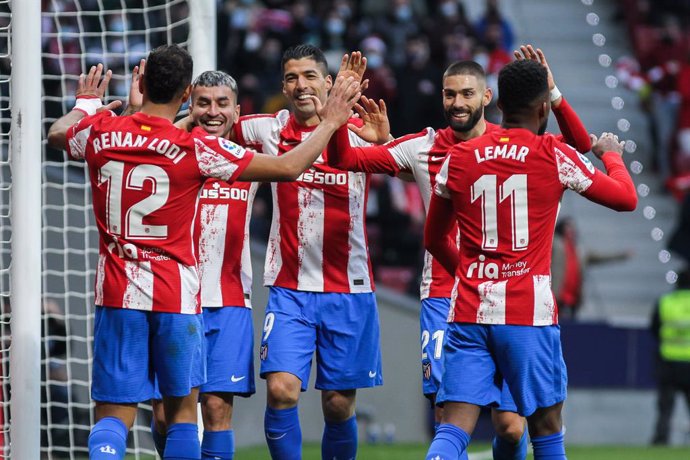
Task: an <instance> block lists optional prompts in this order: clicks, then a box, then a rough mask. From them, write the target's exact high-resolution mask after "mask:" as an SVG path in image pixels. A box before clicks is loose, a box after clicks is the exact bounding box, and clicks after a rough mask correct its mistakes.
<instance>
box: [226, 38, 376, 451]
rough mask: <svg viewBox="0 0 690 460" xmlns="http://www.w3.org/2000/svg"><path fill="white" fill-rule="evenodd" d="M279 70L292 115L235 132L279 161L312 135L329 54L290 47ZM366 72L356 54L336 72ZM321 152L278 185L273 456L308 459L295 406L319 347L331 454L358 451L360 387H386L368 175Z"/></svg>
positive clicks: (269, 378)
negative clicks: (370, 243) (368, 236)
mask: <svg viewBox="0 0 690 460" xmlns="http://www.w3.org/2000/svg"><path fill="white" fill-rule="evenodd" d="M282 67H283V94H284V95H285V98H286V99H287V101H288V103H289V105H290V108H291V111H287V110H282V111H280V112H278V113H276V114H273V115H250V116H246V117H240V120H239V121H238V123H237V124H236V125H235V129H234V138H235V139H236V140H237V141H238V142H239V143H240V144H242V145H251V146H256V147H257V148H258V149H260V150H262V151H263V153H266V154H268V156H279V158H280V157H281V156H283V155H284V153H285V152H287V151H290V150H292V149H293V148H295V146H298V145H300V144H301V143H302V142H303V139H305V138H310V137H311V135H313V134H311V135H310V133H311V132H312V130H313V129H314V127H315V126H317V125H318V124H319V115H318V113H317V105H318V104H319V103H323V102H324V101H325V99H326V96H327V94H328V92H329V90H331V85H332V78H331V76H330V75H329V74H328V64H327V62H326V58H325V56H324V54H323V52H322V51H321V50H320V49H319V48H317V47H315V46H313V45H306V44H305V45H299V46H296V47H292V48H288V49H287V50H286V51H285V53H284V54H283V59H282ZM365 69H366V60H365V59H363V58H362V57H361V53H359V52H354V53H352V55H351V56H347V55H346V56H345V57H343V60H342V61H341V70H340V72H339V74H342V75H354V76H355V77H357V78H359V79H361V77H362V75H363V74H364V72H365ZM339 78H341V77H339ZM331 91H332V90H331ZM356 142H357V143H358V144H360V145H362V144H364V141H362V140H361V139H358V140H356ZM324 155H325V153H324ZM324 155H322V157H321V158H322V159H320V160H319V161H317V162H315V163H314V164H313V165H312V166H311V168H309V169H308V170H307V171H305V173H304V174H302V175H300V176H299V177H298V178H297V180H296V181H294V182H289V183H281V184H275V185H273V197H274V202H273V222H272V226H271V234H270V237H269V241H268V249H267V251H266V252H267V254H266V266H265V269H264V284H265V285H267V286H269V299H268V305H267V306H266V317H265V320H264V328H263V331H264V333H263V336H262V338H261V347H260V351H259V355H260V357H261V374H260V375H261V377H262V378H265V379H266V386H267V392H268V401H267V407H266V414H265V418H264V427H265V435H266V441H267V443H268V447H269V451H270V452H271V456H272V457H273V458H274V459H288V458H289V459H294V458H300V456H301V445H302V432H301V428H300V424H299V417H298V412H297V404H298V402H299V396H300V391H306V389H307V388H308V383H309V371H310V368H311V363H312V356H313V354H314V352H316V363H317V372H316V373H317V377H316V388H317V389H319V390H321V391H322V410H323V415H324V420H325V427H324V433H323V439H322V443H321V449H322V455H323V457H324V458H333V457H337V458H353V457H355V456H356V452H357V422H356V419H355V415H354V410H355V399H356V391H357V388H366V387H373V386H377V385H381V384H382V383H383V379H382V376H381V352H380V349H379V323H378V311H377V308H376V298H375V296H374V293H373V290H374V283H373V276H372V274H371V271H370V263H369V255H368V249H367V244H366V240H365V237H364V235H365V231H366V226H365V212H366V203H365V198H366V193H367V188H368V179H367V176H366V175H364V174H349V173H347V172H346V171H342V170H337V169H335V168H331V167H329V166H327V165H326V164H325V161H326V157H325V156H324ZM344 318H347V319H348V320H347V321H344Z"/></svg>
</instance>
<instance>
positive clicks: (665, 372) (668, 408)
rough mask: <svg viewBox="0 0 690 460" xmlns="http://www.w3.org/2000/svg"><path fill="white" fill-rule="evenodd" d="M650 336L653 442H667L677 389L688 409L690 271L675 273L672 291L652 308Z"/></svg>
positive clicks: (689, 384)
mask: <svg viewBox="0 0 690 460" xmlns="http://www.w3.org/2000/svg"><path fill="white" fill-rule="evenodd" d="M651 331H652V335H654V337H655V338H656V339H657V343H658V348H657V380H658V387H657V403H656V407H657V419H656V425H655V428H654V437H653V438H652V444H668V443H669V435H670V432H671V415H673V406H674V405H675V400H676V394H677V393H678V392H680V393H681V394H682V395H683V397H684V398H685V402H686V404H687V406H688V409H690V271H688V270H687V269H685V270H683V271H681V272H680V273H679V274H678V280H677V281H676V287H675V290H674V291H672V292H670V293H668V294H665V295H663V296H661V298H660V299H659V301H658V302H657V305H656V306H655V308H654V311H653V314H652V322H651Z"/></svg>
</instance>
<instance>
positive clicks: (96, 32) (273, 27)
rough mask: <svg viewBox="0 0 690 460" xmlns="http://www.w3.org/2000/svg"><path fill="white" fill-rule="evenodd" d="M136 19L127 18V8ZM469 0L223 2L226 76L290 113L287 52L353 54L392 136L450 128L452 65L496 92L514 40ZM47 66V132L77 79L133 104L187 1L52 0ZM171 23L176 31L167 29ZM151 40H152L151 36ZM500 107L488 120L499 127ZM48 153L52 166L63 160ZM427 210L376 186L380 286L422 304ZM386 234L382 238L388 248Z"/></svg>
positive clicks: (493, 5) (489, 12)
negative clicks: (446, 101)
mask: <svg viewBox="0 0 690 460" xmlns="http://www.w3.org/2000/svg"><path fill="white" fill-rule="evenodd" d="M123 3H124V4H125V5H126V6H127V7H128V9H127V10H126V11H125V10H122V4H123ZM466 4H467V5H469V4H468V3H467V0H464V1H463V0H373V1H367V2H365V1H362V0H328V1H316V0H296V1H286V0H263V1H260V0H219V1H217V8H218V10H217V32H218V40H217V53H218V55H217V62H218V68H219V69H221V70H225V71H227V72H228V73H230V74H231V75H233V76H234V77H235V78H236V80H237V81H238V84H239V90H240V95H239V102H240V105H241V110H242V113H243V114H252V113H273V112H276V111H278V110H280V109H282V108H284V107H285V99H284V97H283V95H282V93H281V79H282V78H281V77H282V71H281V68H280V60H281V56H282V53H283V51H284V50H285V49H286V48H287V47H289V46H291V45H295V44H298V43H311V44H314V45H316V46H319V47H320V48H322V49H323V50H324V52H325V53H326V56H327V57H328V62H329V65H330V70H331V71H332V72H333V73H335V72H337V69H338V66H339V64H340V58H341V57H342V55H343V53H345V52H347V51H349V50H355V49H359V50H362V51H363V52H364V54H365V56H366V57H367V59H368V67H367V75H366V78H368V79H369V81H370V85H369V89H368V90H367V92H366V95H367V96H368V97H370V98H374V99H384V100H385V101H386V104H387V105H388V113H389V116H390V119H391V127H392V131H393V132H392V134H393V135H394V136H400V135H403V134H408V133H413V132H417V131H420V130H421V129H423V128H424V127H426V126H432V127H434V128H440V127H443V126H445V120H444V118H443V111H442V105H441V83H442V82H441V79H442V74H443V71H444V69H445V68H446V67H447V65H448V64H450V63H452V62H454V61H457V60H462V59H472V60H475V61H477V62H479V63H480V64H482V65H483V66H484V68H485V69H486V70H487V73H488V75H489V84H490V85H492V86H494V87H495V85H496V82H497V77H498V72H499V70H500V69H501V68H502V67H503V65H505V64H506V63H508V62H510V61H511V60H512V50H513V46H514V32H513V27H512V25H511V22H510V20H509V19H508V18H506V17H505V15H504V14H503V12H502V11H501V7H500V4H499V2H498V0H485V2H484V3H483V4H481V5H480V7H479V8H477V6H478V5H477V4H472V6H474V7H475V8H476V11H477V13H476V14H475V17H473V18H470V17H469V15H468V14H467V12H466V9H465V5H466ZM43 12H44V14H43V21H42V28H43V31H42V32H43V34H42V37H43V52H44V54H43V67H44V93H45V96H46V97H45V99H46V105H45V114H46V119H47V121H52V120H51V119H52V118H55V117H57V116H59V115H60V114H61V113H63V111H64V110H65V107H71V101H69V100H67V101H65V99H64V98H63V95H64V96H65V97H67V98H69V97H71V95H73V94H74V89H75V87H76V84H77V76H78V75H79V73H81V72H82V71H83V69H85V68H88V66H90V65H93V64H95V63H97V62H104V63H105V64H106V67H107V68H109V69H112V70H113V74H114V77H113V80H112V81H111V84H110V94H111V96H112V97H122V96H124V95H126V94H127V91H128V89H127V86H128V83H129V81H128V77H127V76H128V73H129V71H130V69H131V68H132V67H133V66H134V65H136V64H137V63H138V61H139V59H140V58H142V57H144V56H145V55H146V54H147V52H148V51H149V49H151V48H153V47H154V46H157V45H158V44H162V43H165V42H166V41H173V42H178V43H184V42H186V40H187V36H188V25H187V24H186V22H185V21H184V20H183V19H184V18H185V17H186V16H188V14H189V11H188V2H185V1H165V0H146V1H144V0H128V1H125V2H122V1H120V0H80V1H75V0H44V1H43ZM166 24H176V25H175V26H174V27H172V28H170V29H168V28H166V27H164V26H165V25H166ZM144 30H147V31H148V33H146V34H145V33H144V32H143V31H144ZM497 115H498V114H497V111H496V108H495V106H491V107H489V109H488V110H487V117H488V118H489V119H491V120H492V121H496V120H497ZM60 156H61V153H60V152H49V158H51V157H54V158H55V159H57V158H60ZM270 215H271V196H270V190H269V189H268V188H267V187H262V189H260V192H259V195H258V197H257V200H256V204H255V209H254V219H253V223H252V227H253V229H252V230H253V236H254V237H256V238H259V239H260V240H261V241H265V240H266V238H267V234H268V228H269V226H270ZM423 218H424V211H423V206H422V201H421V197H420V196H419V191H418V189H417V187H416V186H415V185H413V184H407V183H402V182H400V181H398V180H393V179H392V178H390V177H387V176H379V177H375V178H373V183H372V189H371V193H370V195H369V203H368V221H369V242H370V248H371V251H372V263H373V264H374V266H375V267H374V269H375V274H376V277H377V278H378V280H379V281H380V282H382V283H383V284H387V285H389V286H391V287H393V288H394V289H397V290H399V291H402V292H410V293H413V294H415V295H416V294H417V293H418V287H419V277H420V276H421V266H422V263H421V261H422V257H423V249H422V246H421V242H422V232H423V220H424V219H423ZM382 235H386V237H385V238H383V237H382Z"/></svg>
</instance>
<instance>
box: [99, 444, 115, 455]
mask: <svg viewBox="0 0 690 460" xmlns="http://www.w3.org/2000/svg"><path fill="white" fill-rule="evenodd" d="M98 450H100V451H101V452H102V453H104V454H111V455H117V451H116V450H115V449H113V448H112V446H110V444H107V445H105V446H103V447H101V448H100V449H98Z"/></svg>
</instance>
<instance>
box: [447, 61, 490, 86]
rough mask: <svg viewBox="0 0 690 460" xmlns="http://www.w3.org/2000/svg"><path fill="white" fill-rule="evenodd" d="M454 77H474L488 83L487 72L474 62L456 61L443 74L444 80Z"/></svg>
mask: <svg viewBox="0 0 690 460" xmlns="http://www.w3.org/2000/svg"><path fill="white" fill-rule="evenodd" d="M454 75H472V76H474V77H476V78H477V80H480V81H482V82H484V83H486V72H484V69H483V68H482V66H480V65H479V64H477V63H476V62H474V61H456V62H454V63H452V64H451V65H449V66H448V68H447V69H446V71H445V72H443V78H444V79H445V78H446V77H452V76H454Z"/></svg>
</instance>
